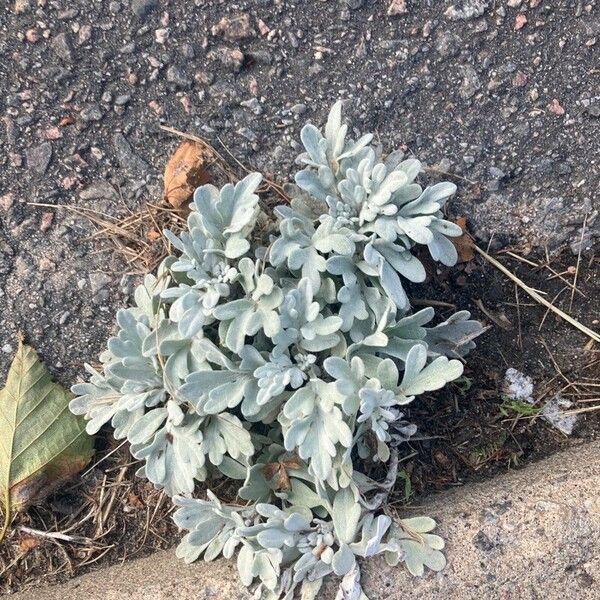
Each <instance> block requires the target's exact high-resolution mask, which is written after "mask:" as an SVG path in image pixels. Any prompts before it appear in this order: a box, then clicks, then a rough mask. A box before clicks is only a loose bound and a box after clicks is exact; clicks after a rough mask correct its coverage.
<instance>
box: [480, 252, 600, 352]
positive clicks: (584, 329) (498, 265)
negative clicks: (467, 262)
mask: <svg viewBox="0 0 600 600" xmlns="http://www.w3.org/2000/svg"><path fill="white" fill-rule="evenodd" d="M475 250H476V251H477V252H478V253H479V254H480V255H481V256H483V258H485V260H487V261H488V262H489V263H490V264H492V265H493V266H494V267H496V268H497V269H498V270H499V271H501V272H502V273H504V274H505V275H506V276H507V277H508V278H509V279H510V280H511V281H513V282H514V283H516V284H517V285H518V286H519V287H520V288H521V289H522V290H523V291H524V292H526V293H527V294H529V295H530V296H531V297H532V298H533V299H534V300H535V301H536V302H539V303H540V304H541V305H542V306H545V307H546V308H548V309H550V310H551V311H552V312H553V313H554V314H556V315H558V316H559V317H560V318H561V319H564V320H565V321H566V322H567V323H569V324H571V325H572V326H573V327H575V328H577V329H579V331H581V333H583V334H585V335H587V336H588V337H590V338H591V339H593V340H594V341H595V342H598V343H600V335H599V334H598V333H596V332H595V331H593V330H592V329H590V328H589V327H586V326H585V325H583V324H582V323H580V322H579V321H577V319H574V318H573V317H572V316H571V315H568V314H567V313H566V312H564V311H562V310H560V308H557V307H556V306H554V304H552V303H551V302H549V301H548V300H546V299H545V298H544V297H543V296H541V295H540V294H539V293H538V292H537V291H536V290H534V289H532V288H530V287H529V286H528V285H527V284H526V283H525V282H524V281H523V280H522V279H519V277H517V276H516V275H515V274H514V273H511V272H510V271H509V270H508V269H507V268H506V267H505V266H504V265H503V264H502V263H500V262H498V261H497V260H496V259H495V258H493V257H492V256H490V255H489V254H488V253H487V252H485V250H482V249H481V248H479V247H478V246H475Z"/></svg>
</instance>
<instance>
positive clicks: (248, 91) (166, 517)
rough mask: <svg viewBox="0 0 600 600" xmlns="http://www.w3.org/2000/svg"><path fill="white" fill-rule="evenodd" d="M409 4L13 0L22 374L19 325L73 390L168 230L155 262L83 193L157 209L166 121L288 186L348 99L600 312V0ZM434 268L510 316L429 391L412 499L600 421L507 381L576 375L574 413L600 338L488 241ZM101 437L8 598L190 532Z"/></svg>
mask: <svg viewBox="0 0 600 600" xmlns="http://www.w3.org/2000/svg"><path fill="white" fill-rule="evenodd" d="M388 4H389V3H388V2H387V1H386V2H383V1H379V0H377V1H365V0H343V1H340V2H336V1H333V0H331V1H328V2H316V1H315V2H313V1H310V2H309V1H306V2H300V1H296V2H287V1H283V0H276V1H273V2H272V1H270V0H256V1H255V2H249V1H245V0H241V1H240V2H236V3H230V2H226V1H213V0H206V1H205V0H195V1H194V2H191V1H190V2H187V3H181V2H174V1H171V2H169V1H165V2H161V3H159V2H158V0H131V2H130V3H129V2H126V1H120V0H114V1H112V2H110V3H108V2H100V1H98V0H95V1H91V2H88V1H84V0H70V1H69V2H67V1H66V0H65V1H62V0H17V1H16V2H13V1H12V0H11V1H10V5H9V7H8V10H7V11H4V12H3V13H2V15H0V34H1V35H0V57H1V60H0V86H1V87H2V89H3V90H6V94H5V97H2V98H0V112H1V113H2V120H3V123H4V126H5V128H4V133H3V135H4V137H3V138H2V143H1V149H0V165H1V166H2V169H1V170H0V311H1V312H2V314H3V316H4V322H3V328H2V330H1V331H0V349H1V352H0V373H4V372H6V369H7V366H8V364H9V361H10V359H11V356H12V353H13V351H14V349H15V345H16V344H15V334H16V332H17V331H18V330H22V331H24V333H25V335H26V338H27V341H28V342H29V343H31V344H32V345H33V346H34V347H36V349H38V350H39V351H40V353H41V355H42V357H43V358H44V360H45V361H46V362H47V364H48V366H49V368H50V369H51V371H52V372H53V374H54V375H55V377H56V379H57V380H58V381H60V382H61V383H63V384H64V385H65V386H69V385H70V384H72V383H73V382H74V381H75V380H77V378H78V377H80V376H81V375H82V364H83V363H84V362H93V361H94V360H95V359H96V357H97V355H98V353H99V351H100V350H101V349H102V347H103V346H104V345H105V343H106V339H107V337H108V336H109V335H110V332H111V330H112V328H113V319H114V314H115V312H116V310H117V308H118V307H120V306H123V305H125V304H126V303H127V302H129V300H130V298H131V294H132V290H133V287H134V285H135V283H136V281H137V278H138V274H139V273H140V272H142V271H144V270H145V268H150V267H151V265H152V264H153V262H154V261H155V259H156V258H157V256H158V255H159V254H160V252H161V241H160V240H159V241H156V242H154V243H150V242H149V240H148V239H147V238H146V235H147V232H148V229H149V228H151V227H153V225H149V224H148V223H146V225H145V226H144V227H142V229H141V230H140V231H141V233H139V232H138V233H139V234H140V235H141V236H142V239H143V241H144V242H145V243H146V242H148V244H147V245H148V248H147V249H146V250H145V252H146V255H145V259H146V262H144V261H141V262H140V261H139V260H137V261H134V262H131V263H129V264H128V263H127V261H126V260H125V258H127V255H124V253H123V252H124V251H123V247H119V248H117V250H115V245H114V244H115V241H114V239H108V236H107V232H106V231H102V228H101V227H100V228H98V227H97V226H94V225H93V224H92V223H91V222H90V220H89V218H87V217H86V216H82V215H81V214H79V213H75V212H73V209H74V208H75V209H78V210H81V209H91V210H94V211H97V213H94V215H95V216H96V217H97V218H98V217H99V216H100V215H99V214H98V213H100V214H101V215H102V216H101V218H103V219H106V220H108V221H110V220H111V218H114V219H124V218H128V217H131V215H132V214H133V215H138V214H142V213H143V212H145V211H146V203H147V202H152V203H154V204H156V203H158V202H159V201H160V197H161V193H162V192H161V187H162V184H161V177H160V175H161V173H162V169H163V166H164V164H165V162H166V158H167V157H168V156H169V155H170V154H171V153H172V151H173V149H174V148H175V146H176V144H177V143H178V141H179V140H177V139H175V138H174V137H173V136H172V135H170V134H168V133H167V132H165V131H164V130H162V129H160V126H161V125H168V126H173V127H175V128H177V129H179V130H181V131H185V132H188V133H194V134H198V135H201V136H202V137H204V138H206V139H208V140H210V141H211V143H212V144H213V145H214V146H215V147H218V148H219V150H220V152H221V153H223V154H224V155H227V151H228V149H229V150H231V152H232V154H234V155H235V158H236V159H237V160H239V161H241V162H242V163H243V164H245V165H248V166H251V167H252V168H256V169H258V170H261V171H263V172H265V173H266V174H269V173H271V174H273V173H276V174H277V175H276V176H275V175H272V178H273V179H275V180H276V181H277V182H279V183H283V182H285V181H286V180H289V179H290V178H291V175H292V173H293V171H294V165H293V160H294V157H295V156H296V154H297V153H298V151H299V147H298V142H299V135H298V133H299V129H300V127H301V126H302V124H303V123H304V122H306V121H308V120H311V121H313V122H315V123H319V124H321V123H322V122H323V121H324V118H325V115H326V113H327V111H328V110H329V107H330V106H331V104H332V103H333V102H334V101H335V100H336V99H337V98H339V97H341V98H345V99H347V100H348V102H347V111H348V116H349V119H350V121H351V122H352V124H353V125H354V126H355V127H356V129H357V130H361V131H375V132H376V134H377V139H378V140H379V141H380V142H381V144H382V145H383V147H384V148H385V149H386V150H388V151H389V150H392V149H393V148H397V147H401V148H402V149H404V150H405V152H406V153H407V154H409V155H415V156H417V157H418V158H420V159H422V160H423V161H424V163H425V165H426V166H427V167H428V168H429V169H430V170H429V173H430V175H433V174H436V173H437V175H438V176H439V175H441V173H440V172H444V173H446V175H445V177H446V178H448V177H450V178H452V180H453V181H455V182H456V183H457V184H458V186H459V191H458V194H457V196H456V199H455V200H454V201H453V203H452V205H451V206H450V209H449V210H450V213H451V216H454V217H456V216H460V215H464V216H467V217H468V219H467V222H468V228H469V230H470V231H471V232H472V233H473V235H474V236H475V238H476V240H477V241H478V243H479V244H480V245H481V247H483V248H488V249H489V251H490V252H493V253H496V252H499V251H501V250H504V251H506V250H507V249H509V246H510V247H512V250H513V251H514V254H515V255H516V256H517V257H519V258H514V257H513V256H511V255H509V254H506V253H504V254H501V253H500V254H494V256H496V257H497V258H498V259H499V260H501V261H502V262H503V264H505V265H506V266H507V267H509V268H510V269H511V271H512V272H513V273H515V274H516V275H518V276H519V277H521V278H522V279H523V280H524V281H525V282H526V283H527V284H529V285H531V286H533V287H535V288H536V289H538V290H542V291H544V292H545V293H546V294H547V296H546V297H547V298H548V299H550V300H552V299H554V298H555V296H557V294H559V295H558V297H557V298H556V300H555V304H556V305H557V306H559V307H561V308H562V309H563V310H565V311H566V312H568V313H569V314H571V315H572V316H573V317H575V318H577V319H580V320H581V322H583V323H585V324H586V325H588V326H591V327H592V328H595V329H596V330H597V329H598V318H599V316H600V306H599V304H600V295H599V294H598V289H600V285H599V284H600V282H599V281H598V278H599V269H598V262H599V259H598V258H597V256H596V254H595V253H594V249H593V247H592V245H593V240H594V239H595V238H596V237H597V236H598V234H599V233H600V229H599V228H600V219H597V214H598V207H597V204H596V203H597V200H596V199H595V198H594V196H593V194H595V193H596V190H597V189H598V186H599V184H600V169H599V168H598V152H599V148H598V145H597V144H596V143H594V140H597V139H598V138H599V136H600V120H599V118H598V117H599V116H600V108H599V107H600V98H599V97H598V94H597V89H598V83H599V81H600V78H599V72H598V69H597V68H596V66H595V65H597V64H598V60H597V55H598V44H597V37H598V34H599V33H600V22H599V19H598V4H597V1H596V0H589V1H587V2H575V1H567V0H560V1H558V2H543V1H542V2H540V1H538V0H529V1H526V0H524V1H523V2H514V1H511V2H510V3H507V2H504V1H497V2H488V1H485V0H469V2H466V1H465V2H452V1H450V0H445V1H444V2H439V1H438V0H424V1H422V2H410V1H409V2H407V3H406V6H407V12H406V13H405V14H400V15H397V16H389V15H387V14H386V11H387V7H388ZM509 5H510V6H509ZM468 7H471V8H472V11H469V10H464V9H465V8H468ZM239 14H242V15H245V14H247V15H249V24H250V25H249V29H248V30H247V31H242V32H241V33H240V32H237V33H236V31H235V27H234V24H232V23H231V22H230V23H229V24H227V21H226V22H225V25H224V26H223V27H217V28H216V29H215V30H214V32H213V31H212V27H213V26H216V25H217V24H218V23H219V22H220V21H221V19H222V18H224V17H226V18H232V17H235V16H236V15H239ZM523 16H525V17H526V22H524V20H523ZM267 29H268V30H269V31H267ZM240 36H241V37H240ZM221 140H222V143H223V145H224V146H223V145H221ZM232 164H233V161H232ZM233 167H234V169H237V170H238V173H239V168H238V167H237V166H236V165H235V164H233ZM29 202H38V203H42V204H46V205H48V206H34V205H30V204H29ZM267 202H268V203H269V204H270V203H271V202H272V199H270V198H267ZM59 205H61V206H66V207H67V208H64V207H63V208H59ZM86 214H87V216H88V217H89V216H91V214H92V213H90V212H89V211H88V212H87V213H86ZM161 214H162V213H161ZM104 215H106V216H104ZM161 218H170V215H167V217H165V215H164V214H162V216H161ZM99 229H100V234H99V233H98V232H99ZM580 248H581V249H583V251H584V252H583V254H582V255H581V258H580V260H578V255H577V252H578V251H579V250H580ZM545 249H547V250H548V251H547V252H546V250H545ZM129 258H130V255H129ZM523 260H526V261H529V263H533V265H532V264H529V263H528V262H523ZM577 265H579V266H578V267H577ZM549 268H550V269H553V270H554V272H557V273H560V274H561V277H562V278H563V279H561V278H559V277H556V276H554V272H553V271H551V270H549ZM430 273H431V278H430V281H429V282H428V284H427V285H426V286H419V287H418V288H415V289H414V291H413V297H414V298H417V299H419V300H421V301H422V303H423V304H427V303H428V302H431V301H434V302H436V303H438V304H439V303H440V302H441V303H448V304H452V305H455V306H456V308H457V309H463V308H464V309H468V310H471V312H472V313H473V315H474V316H475V317H476V318H478V319H481V320H482V321H484V322H486V323H488V324H490V325H491V326H492V327H491V329H489V330H488V331H487V332H486V333H485V334H484V335H483V336H481V338H480V339H479V340H478V345H477V349H476V350H475V351H474V352H473V353H472V354H471V355H470V356H469V359H468V362H467V367H466V372H465V375H466V377H467V378H468V380H467V379H465V380H464V381H463V382H462V384H461V386H449V387H448V389H446V390H444V391H443V392H441V393H439V394H436V395H435V396H432V397H430V398H424V399H423V401H422V402H420V403H419V405H418V406H417V405H415V408H412V409H411V412H410V417H411V419H413V420H415V421H416V422H417V423H418V424H419V426H420V435H421V437H422V438H428V439H423V440H422V441H420V442H417V443H412V444H411V445H410V447H408V448H407V453H406V455H405V457H404V461H403V463H402V466H403V468H404V471H403V472H402V480H401V481H400V482H399V486H398V489H397V491H396V496H395V500H396V501H397V502H398V503H402V502H404V501H405V500H406V499H409V500H412V501H415V500H418V498H419V497H421V496H422V495H424V494H428V493H430V492H432V491H437V490H441V489H445V488H447V487H449V486H457V485H463V484H464V483H466V482H468V481H471V480H474V479H479V478H483V477H490V476H493V475H494V474H496V473H498V472H500V471H503V470H506V469H510V468H516V467H519V466H521V465H522V464H524V463H526V462H529V461H532V460H536V459H538V458H541V457H544V456H547V455H549V454H550V453H552V452H554V451H556V450H558V449H560V448H562V447H565V446H567V445H569V444H571V443H573V440H576V439H579V438H583V439H593V438H594V437H596V436H597V435H598V430H599V428H600V421H599V418H600V417H599V414H600V411H596V412H583V413H581V414H580V415H579V422H578V425H577V427H576V429H575V431H574V433H573V434H572V435H571V436H570V437H567V436H565V435H564V434H562V433H560V432H559V431H558V430H556V429H555V428H553V427H551V426H550V425H549V424H548V423H547V422H546V421H544V420H542V418H541V417H540V416H539V415H532V414H523V412H524V410H525V409H524V408H523V407H522V406H516V408H515V405H512V406H511V405H510V403H509V402H507V400H506V398H505V397H503V396H504V390H503V378H504V373H505V371H506V369H507V368H509V367H514V368H517V369H519V370H520V371H523V372H524V373H525V374H527V375H529V376H530V377H532V379H533V380H534V384H535V393H534V397H535V399H536V402H537V404H536V406H541V405H542V404H543V403H544V401H545V400H547V399H548V398H550V397H552V396H553V395H555V394H556V393H558V392H559V391H560V392H561V394H562V395H563V396H564V397H566V398H567V399H570V400H572V401H573V402H574V407H573V408H574V409H575V410H578V409H584V408H588V407H590V406H593V405H594V402H591V400H593V399H594V398H596V399H597V398H598V396H600V394H599V393H598V387H597V385H596V387H594V386H590V385H587V384H590V383H594V381H595V382H596V384H597V382H598V377H599V376H600V371H599V364H600V362H599V361H598V359H599V358H600V357H599V356H598V348H597V347H593V346H590V345H589V344H588V339H587V338H585V336H583V335H582V334H581V333H580V332H578V331H577V330H576V329H574V328H572V327H571V326H570V325H568V324H566V323H565V322H564V321H562V320H560V319H558V318H556V317H555V316H554V315H553V314H549V315H547V316H545V312H546V311H545V309H544V308H543V307H540V306H539V305H538V304H537V303H535V302H534V301H533V300H531V299H530V298H529V297H528V296H527V295H526V294H524V292H522V291H519V292H518V293H517V292H516V290H515V286H514V284H513V283H512V282H510V281H509V280H508V279H507V278H506V277H505V276H504V275H502V274H501V273H500V272H498V271H497V270H496V269H495V268H494V267H493V266H491V265H490V264H489V263H487V262H486V261H485V260H484V259H483V258H482V257H480V256H477V257H475V258H474V259H473V260H471V261H468V262H466V263H464V264H462V265H461V266H460V267H459V268H457V269H453V270H441V271H437V270H436V269H435V268H434V267H433V266H430ZM575 273H577V289H578V290H579V292H575V295H574V300H573V302H572V303H571V287H569V284H571V285H572V284H573V281H574V279H575ZM565 280H566V282H565ZM482 307H483V308H482ZM436 310H437V312H438V314H439V316H440V318H441V317H443V316H444V315H448V314H450V313H451V312H453V311H454V310H453V309H451V308H450V307H447V306H445V305H442V306H439V305H437V306H436ZM490 315H491V316H490ZM491 317H493V319H492V318H491ZM542 321H543V325H541V323H542ZM469 384H470V387H469V389H468V390H467V389H466V388H467V387H468V386H469ZM97 443H98V454H97V458H96V463H95V466H94V467H93V468H92V470H91V471H90V472H89V473H87V474H86V475H85V476H83V477H82V478H81V479H80V480H79V481H77V482H74V483H73V485H72V486H71V487H70V488H66V489H64V490H63V491H61V492H60V493H59V494H58V495H56V496H54V497H52V498H50V499H48V500H47V501H46V502H44V504H43V505H41V506H38V507H33V508H31V509H29V510H28V511H27V512H26V513H24V514H22V515H19V517H18V518H17V520H16V522H15V524H14V528H13V533H12V536H11V537H10V539H9V540H8V542H7V543H5V544H3V546H2V547H1V548H0V593H9V592H12V591H16V590H18V589H27V588H28V587H30V586H32V585H38V584H40V583H41V582H45V581H54V580H60V579H64V578H67V577H71V576H73V575H75V574H79V573H83V572H84V571H85V570H88V569H91V568H95V567H97V566H100V565H105V564H109V563H112V562H118V561H121V560H124V559H125V558H129V557H135V556H142V555H144V554H147V553H149V552H151V551H153V550H155V549H157V548H163V547H168V546H171V545H173V544H174V543H175V542H176V540H177V539H178V537H179V534H178V533H177V532H176V530H175V527H174V525H173V524H172V522H171V519H170V511H171V508H170V505H169V502H168V501H167V499H166V498H164V497H163V496H162V495H161V494H160V493H159V492H157V491H156V490H154V489H153V488H152V486H150V485H148V484H147V483H145V482H143V481H140V480H137V479H135V476H134V473H135V470H136V467H135V465H134V464H133V463H132V462H131V458H130V457H129V455H128V453H127V449H126V448H125V447H120V448H119V449H117V450H115V449H116V445H115V444H114V442H112V441H110V436H109V435H108V434H104V435H102V436H100V437H99V439H98V442H97ZM414 453H416V454H414ZM105 457H106V458H105ZM98 461H101V462H98ZM407 481H410V482H411V483H410V486H409V485H408V484H407V483H406V482H407ZM22 527H26V528H27V527H29V528H31V529H33V530H36V531H41V532H56V531H59V532H63V533H65V535H67V536H70V537H71V538H73V539H71V540H70V541H64V540H60V539H56V538H48V537H40V535H39V534H32V533H27V532H26V530H23V529H22ZM19 528H21V529H19Z"/></svg>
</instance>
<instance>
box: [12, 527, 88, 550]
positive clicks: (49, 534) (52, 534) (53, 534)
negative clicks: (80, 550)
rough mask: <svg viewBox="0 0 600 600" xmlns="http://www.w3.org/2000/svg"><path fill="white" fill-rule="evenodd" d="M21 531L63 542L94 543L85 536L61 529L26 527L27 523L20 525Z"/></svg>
mask: <svg viewBox="0 0 600 600" xmlns="http://www.w3.org/2000/svg"><path fill="white" fill-rule="evenodd" d="M18 529H19V531H22V532H23V533H26V534H28V535H34V536H36V537H41V538H45V539H49V540H55V541H56V540H60V541H61V542H69V543H71V544H85V545H89V544H91V543H92V540H90V539H89V538H84V537H80V536H75V535H66V534H64V533H61V532H60V531H39V530H38V529H31V528H30V527H25V525H20V526H19V527H18Z"/></svg>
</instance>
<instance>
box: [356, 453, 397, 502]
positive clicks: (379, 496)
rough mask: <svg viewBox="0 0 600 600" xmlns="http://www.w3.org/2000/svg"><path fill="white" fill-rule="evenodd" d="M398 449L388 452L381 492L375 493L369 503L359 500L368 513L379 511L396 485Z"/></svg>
mask: <svg viewBox="0 0 600 600" xmlns="http://www.w3.org/2000/svg"><path fill="white" fill-rule="evenodd" d="M399 462H400V461H399V460H398V448H396V447H395V446H392V449H391V450H390V465H389V468H388V472H387V475H386V476H385V480H384V481H383V483H381V488H382V491H381V492H377V493H376V494H375V495H374V496H373V499H372V500H371V501H370V502H369V501H367V500H363V499H362V498H360V503H361V504H362V505H363V506H364V507H365V508H366V509H367V510H369V511H375V510H378V509H380V508H381V507H382V506H383V503H384V502H385V501H386V500H387V497H388V496H389V495H390V492H391V491H392V489H393V487H394V485H395V484H396V479H398V464H399Z"/></svg>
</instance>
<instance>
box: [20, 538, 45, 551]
mask: <svg viewBox="0 0 600 600" xmlns="http://www.w3.org/2000/svg"><path fill="white" fill-rule="evenodd" d="M41 543H42V540H41V539H40V538H37V537H34V536H33V535H24V536H22V537H21V539H20V540H19V550H20V551H21V552H22V553H23V554H28V553H29V552H30V551H31V550H33V549H35V548H37V547H38V546H40V545H41Z"/></svg>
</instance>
